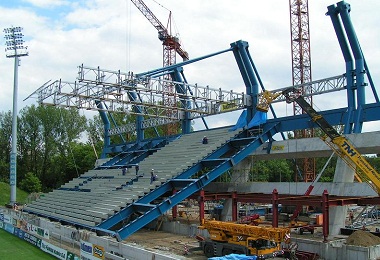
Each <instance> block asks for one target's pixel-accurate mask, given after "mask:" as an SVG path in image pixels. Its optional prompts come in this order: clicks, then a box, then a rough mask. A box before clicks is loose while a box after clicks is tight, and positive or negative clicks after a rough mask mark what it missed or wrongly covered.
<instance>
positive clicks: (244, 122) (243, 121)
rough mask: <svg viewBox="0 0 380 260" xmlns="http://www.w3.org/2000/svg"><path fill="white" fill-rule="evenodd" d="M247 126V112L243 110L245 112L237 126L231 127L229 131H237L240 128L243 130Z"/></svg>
mask: <svg viewBox="0 0 380 260" xmlns="http://www.w3.org/2000/svg"><path fill="white" fill-rule="evenodd" d="M246 124H247V110H243V112H242V113H241V114H240V116H239V119H238V121H237V123H236V125H234V126H233V127H231V128H230V130H229V131H235V130H237V129H239V128H243V127H244V126H245V125H246Z"/></svg>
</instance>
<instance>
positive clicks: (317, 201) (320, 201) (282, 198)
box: [191, 189, 380, 242]
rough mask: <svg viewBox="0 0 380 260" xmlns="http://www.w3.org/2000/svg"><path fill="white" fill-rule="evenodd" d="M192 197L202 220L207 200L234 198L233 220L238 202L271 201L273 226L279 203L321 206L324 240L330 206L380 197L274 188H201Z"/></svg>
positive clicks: (366, 202)
mask: <svg viewBox="0 0 380 260" xmlns="http://www.w3.org/2000/svg"><path fill="white" fill-rule="evenodd" d="M191 198H193V199H197V200H198V202H199V217H200V221H201V220H202V219H204V218H205V210H204V206H205V201H216V200H221V199H232V202H233V203H232V221H237V219H238V206H237V204H238V202H245V203H253V202H254V203H269V204H272V209H273V210H272V213H273V219H272V226H273V227H278V219H279V215H278V205H279V204H282V205H296V206H314V207H320V208H321V209H322V214H323V224H322V232H323V238H324V242H327V238H328V235H329V208H330V207H336V206H345V205H353V204H355V205H362V206H365V205H378V204H380V197H347V196H335V195H329V193H328V192H327V190H324V191H323V193H322V195H320V196H316V195H289V194H286V195H281V194H278V192H277V190H276V189H274V190H273V192H272V194H263V193H238V192H236V191H235V192H231V193H226V192H224V193H223V192H221V193H206V192H205V191H204V190H201V191H200V192H199V193H196V194H194V195H193V196H192V197H191Z"/></svg>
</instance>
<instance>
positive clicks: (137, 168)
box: [135, 164, 140, 176]
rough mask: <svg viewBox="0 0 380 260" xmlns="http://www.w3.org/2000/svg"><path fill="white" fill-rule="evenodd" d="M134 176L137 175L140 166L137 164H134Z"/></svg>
mask: <svg viewBox="0 0 380 260" xmlns="http://www.w3.org/2000/svg"><path fill="white" fill-rule="evenodd" d="M135 170H136V176H137V175H139V170H140V166H139V165H138V164H136V165H135Z"/></svg>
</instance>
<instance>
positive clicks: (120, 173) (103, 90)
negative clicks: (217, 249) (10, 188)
mask: <svg viewBox="0 0 380 260" xmlns="http://www.w3.org/2000/svg"><path fill="white" fill-rule="evenodd" d="M132 2H134V4H135V5H136V6H137V7H138V8H139V10H140V11H141V12H142V13H143V14H144V15H145V16H146V17H147V18H148V19H149V21H150V22H151V23H152V24H153V25H154V26H155V27H156V28H157V30H158V31H159V35H160V37H161V38H160V40H161V41H162V42H163V46H164V53H165V51H166V52H168V51H169V52H170V51H174V52H175V53H178V54H180V56H181V57H182V58H183V61H182V62H179V63H176V62H167V63H165V64H164V66H163V67H162V68H156V69H149V70H148V71H146V72H142V73H132V72H121V71H118V70H109V69H103V68H100V67H89V66H85V65H81V66H79V69H78V77H77V79H76V81H75V82H69V81H64V80H56V81H54V82H49V83H48V84H46V85H44V86H42V87H41V88H39V89H38V90H36V91H35V92H34V93H33V94H32V96H34V97H36V98H37V100H38V103H40V104H47V105H54V106H62V107H75V108H78V109H88V110H96V111H98V112H99V114H100V116H101V118H102V121H103V123H104V147H103V151H102V155H101V158H100V159H99V160H98V161H97V162H96V166H95V168H94V169H92V170H90V171H88V172H86V173H84V174H82V175H81V176H80V177H78V178H75V179H73V180H72V181H70V182H69V183H66V184H65V185H63V186H61V187H60V188H58V189H56V190H54V191H53V192H50V193H48V194H45V195H44V196H43V197H40V198H39V199H37V200H36V201H34V202H32V203H30V204H28V205H27V206H25V207H24V209H23V211H24V212H26V213H28V214H30V215H37V216H39V217H43V218H46V219H49V221H51V222H50V223H56V222H60V223H62V224H65V225H69V226H72V227H75V228H76V229H77V230H80V233H81V234H82V233H83V234H84V233H85V232H86V231H89V232H91V234H92V235H91V237H90V238H89V237H86V236H84V237H82V238H83V239H81V241H82V240H83V241H87V243H90V242H91V243H93V244H97V245H101V247H102V248H103V249H104V252H106V253H107V254H106V257H108V258H109V259H137V258H139V257H140V259H141V257H143V258H144V257H145V258H146V259H154V258H153V257H155V259H165V257H167V259H171V258H170V257H169V256H165V255H157V256H152V255H149V256H148V255H144V256H142V254H148V253H146V252H144V253H141V255H139V253H136V251H133V252H132V251H131V250H130V249H126V248H123V247H122V246H120V245H118V246H115V244H117V242H121V241H124V240H126V239H128V237H129V236H131V235H132V234H133V233H135V232H136V231H138V230H140V229H142V228H144V227H147V226H151V225H155V224H156V223H157V220H158V219H159V218H160V217H161V216H162V215H164V214H166V213H167V212H170V215H171V216H172V219H177V218H178V217H179V216H178V208H177V207H178V205H179V204H183V203H184V201H188V200H191V199H192V200H195V201H197V206H198V207H199V216H200V220H202V219H204V218H206V215H207V214H208V213H209V212H206V210H205V204H206V203H207V202H208V201H224V205H223V210H222V211H221V214H220V216H221V218H222V219H221V220H222V221H234V222H236V221H238V218H239V205H241V204H249V203H262V204H270V205H271V206H272V215H271V216H272V219H271V222H270V224H271V226H272V227H273V228H277V227H278V226H279V219H280V218H281V216H280V215H279V214H278V207H279V206H280V205H281V206H282V207H284V206H286V205H292V206H295V207H296V208H298V209H299V208H300V207H302V206H313V207H316V208H319V209H321V212H320V214H321V215H322V220H323V221H321V223H320V225H319V226H320V227H321V228H322V233H323V236H322V239H321V240H320V241H312V240H310V239H306V240H302V239H298V240H297V243H298V250H299V251H302V252H312V253H314V256H315V255H319V256H320V257H321V258H323V259H350V256H351V255H354V254H355V256H358V255H359V254H360V253H358V252H359V251H360V250H361V251H360V252H364V253H363V254H366V257H367V258H368V259H375V258H376V257H378V255H380V253H379V252H378V250H377V249H376V248H375V249H374V248H372V247H371V248H369V247H368V248H367V249H365V250H364V249H363V250H362V249H357V248H356V247H353V246H351V247H350V246H346V245H345V242H344V241H343V240H336V239H331V238H332V237H333V236H335V235H338V234H340V232H341V228H345V226H346V225H345V220H346V216H347V208H348V206H349V205H359V206H368V205H377V204H380V203H379V202H378V201H379V197H378V192H379V191H380V176H379V175H378V173H377V172H376V170H375V169H374V168H372V166H371V165H369V164H368V162H366V160H365V158H364V157H363V156H361V154H376V153H378V151H379V145H380V143H378V142H379V141H378V138H377V137H376V136H377V135H378V132H372V133H365V134H362V133H361V132H362V126H363V124H364V123H365V122H371V121H378V120H380V101H379V98H378V95H377V92H376V87H375V85H374V82H373V80H372V78H371V74H370V68H368V66H367V64H366V61H365V57H364V53H363V52H362V50H361V48H360V44H359V39H358V37H357V35H356V33H355V29H354V26H353V24H352V23H351V20H350V12H351V7H350V5H349V4H348V3H346V2H344V1H342V2H339V3H337V4H334V5H330V6H328V7H327V10H328V11H327V15H328V17H329V18H330V19H331V22H332V26H333V27H334V30H335V33H336V37H337V40H338V43H339V45H340V48H341V51H342V55H343V57H344V61H345V68H346V70H345V71H342V73H341V74H340V75H329V76H328V77H327V78H324V79H318V80H314V81H313V80H311V72H310V70H308V69H311V68H310V60H309V59H308V58H310V49H308V47H310V46H309V45H310V43H307V41H306V42H303V43H302V41H301V38H302V40H305V39H306V38H307V36H305V35H304V34H302V35H301V32H302V30H299V31H298V38H297V35H296V34H297V30H296V31H293V33H295V34H294V35H292V41H294V42H297V39H298V40H299V41H298V43H302V44H301V45H298V47H293V48H292V53H293V76H295V80H294V81H293V86H289V87H286V88H282V89H277V90H272V91H270V92H269V91H267V90H266V88H265V86H264V84H263V81H262V79H261V78H260V75H259V74H258V70H257V68H256V65H257V66H258V67H259V66H260V65H259V64H255V63H254V61H253V59H252V57H251V55H250V52H249V44H248V42H245V41H236V42H233V43H231V44H230V45H229V46H227V47H226V49H224V50H221V51H218V52H215V53H211V54H205V55H204V56H202V57H197V58H192V59H189V58H188V57H189V56H188V54H187V53H186V52H185V51H184V50H183V49H181V45H180V43H179V41H177V39H175V38H173V37H172V36H171V32H170V31H168V30H167V28H165V27H164V26H163V25H162V24H161V23H160V22H159V21H158V20H157V19H156V18H155V17H154V15H153V14H152V13H150V12H149V8H147V7H146V6H145V5H142V3H143V2H142V1H132ZM290 3H291V15H292V14H293V15H295V14H298V18H301V15H302V14H304V13H305V12H307V9H306V10H305V9H303V8H304V7H302V5H301V3H302V1H295V2H294V1H290ZM306 3H307V1H306ZM297 4H298V7H299V9H296V8H292V5H293V7H294V6H296V5H297ZM152 15H153V16H152ZM302 19H305V18H301V21H303V22H305V21H304V20H302ZM307 22H308V21H307ZM300 26H304V24H303V23H302V22H301V24H300ZM307 30H308V28H307ZM300 36H302V37H300ZM305 48H306V50H305ZM296 50H298V52H297V51H296ZM222 54H223V55H233V56H234V58H235V60H236V65H237V67H238V69H239V71H240V73H241V77H242V79H243V82H244V85H245V92H244V93H239V92H234V91H231V90H222V89H213V88H212V87H209V86H200V85H197V84H192V83H190V82H188V81H187V78H186V75H185V73H184V69H183V68H185V67H186V66H187V65H189V64H196V63H197V62H199V61H202V60H205V59H208V58H211V57H214V56H217V55H222ZM167 55H169V54H167ZM169 56H170V55H169ZM169 56H167V57H169ZM305 56H306V57H305ZM297 57H302V60H299V58H297ZM164 59H165V54H164ZM297 75H298V76H299V77H300V78H298V79H297V78H296V76H297ZM366 89H369V90H371V92H372V94H373V96H374V97H375V102H374V103H367V101H366V98H365V95H366ZM338 91H339V93H345V94H346V100H347V104H346V106H345V107H341V108H336V109H332V110H324V111H319V112H316V111H315V110H314V109H313V108H312V97H313V96H315V95H323V94H327V93H332V92H338ZM276 102H294V115H291V116H285V117H277V116H276V113H275V112H276V111H275V110H274V108H273V106H272V104H273V103H276ZM237 110H240V111H241V114H240V117H239V118H238V119H237V120H236V124H235V125H232V126H224V127H219V128H214V129H211V128H209V127H208V125H207V122H206V119H207V116H211V115H217V114H223V113H230V112H232V111H237ZM113 112H118V113H128V114H131V115H136V121H135V122H134V123H131V124H127V125H116V124H115V123H114V120H113V118H112V113H113ZM268 114H269V115H268ZM195 119H201V120H202V122H203V123H204V125H205V128H206V130H202V131H192V127H191V125H192V122H193V121H194V120H195ZM342 125H343V126H344V129H343V133H338V132H337V131H336V130H335V128H334V127H336V126H342ZM163 126H164V127H166V128H165V129H166V131H165V135H163V136H160V135H159V131H158V130H157V128H159V127H163ZM173 126H175V127H173ZM177 128H178V129H180V131H179V132H178V131H174V130H173V129H177ZM148 129H153V130H154V132H155V133H156V134H157V136H156V137H155V138H146V137H145V131H147V130H148ZM313 129H321V131H322V132H323V133H324V134H325V135H326V136H325V137H324V139H323V140H321V139H320V138H316V137H313ZM290 131H291V132H294V133H297V134H295V135H296V137H299V138H300V139H287V138H286V136H285V133H288V132H290ZM125 135H129V136H131V135H132V136H134V141H132V142H127V141H124V140H125V139H124V138H123V137H124V136H125ZM113 136H119V137H120V140H122V141H120V142H119V143H113V142H111V140H114V139H112V138H111V137H113ZM205 136H206V137H207V138H208V143H207V144H203V143H202V142H201V140H202V138H204V137H205ZM275 136H276V139H278V138H277V137H280V138H282V139H283V140H281V141H275ZM353 144H355V145H353ZM332 152H335V153H336V155H337V156H338V157H339V160H338V164H337V167H336V170H335V177H334V182H333V183H319V182H313V181H314V180H315V179H316V178H317V176H316V174H315V169H314V168H315V167H314V166H313V165H314V162H313V158H314V157H328V156H329V155H330V154H331V153H332ZM305 155H307V156H308V157H310V158H306V159H305ZM252 158H255V160H271V159H278V158H286V159H294V160H297V161H298V163H297V164H298V165H301V167H300V169H301V172H302V173H303V174H302V175H301V176H302V182H293V183H286V185H284V184H283V183H249V182H247V176H248V172H245V171H244V170H242V169H250V168H251V167H252V161H253V160H252ZM299 161H301V164H300V163H299ZM137 166H138V168H137ZM227 172H228V173H229V174H230V175H231V176H232V177H231V179H232V180H235V181H234V182H230V183H219V182H216V180H219V177H220V176H222V175H223V174H226V173H227ZM237 175H239V177H237ZM355 175H357V177H356V179H359V180H361V182H353V180H354V176H355ZM151 176H154V178H151ZM311 183H312V184H311ZM310 184H311V185H310ZM310 187H312V188H310ZM41 223H45V224H44V225H45V228H52V229H54V227H52V226H51V225H49V224H46V223H47V222H45V220H44V221H42V222H41ZM163 226H165V223H164V224H163ZM167 226H170V224H168V225H167ZM298 228H299V227H298ZM190 230H191V232H192V235H195V234H196V233H197V232H195V231H194V230H192V229H190ZM74 231H75V230H74ZM78 232H79V231H78ZM183 233H186V232H183ZM70 234H71V235H72V233H70ZM236 234H239V233H236ZM283 234H285V233H283ZM203 235H205V236H207V234H203ZM63 236H64V235H63ZM104 237H106V239H105V240H104ZM110 241H112V242H110ZM113 243H115V244H113ZM284 246H285V245H284ZM205 252H206V251H205ZM207 252H209V254H210V255H209V256H212V255H211V254H213V253H214V252H213V251H212V250H211V251H210V250H208V251H207ZM342 255H344V256H345V257H344V258H341V257H340V256H342ZM361 256H362V255H360V256H359V257H358V258H355V259H364V258H360V257H361ZM118 257H119V258H118ZM149 257H150V258H149ZM103 259H104V258H103ZM174 259H175V258H174ZM300 259H301V258H300ZM303 259H305V258H303ZM306 259H307V258H306ZM352 259H354V258H352Z"/></svg>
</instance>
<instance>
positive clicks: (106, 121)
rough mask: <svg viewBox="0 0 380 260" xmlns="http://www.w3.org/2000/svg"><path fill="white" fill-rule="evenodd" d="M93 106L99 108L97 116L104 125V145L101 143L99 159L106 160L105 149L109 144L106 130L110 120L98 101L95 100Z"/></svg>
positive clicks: (109, 138) (109, 140)
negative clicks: (101, 148)
mask: <svg viewBox="0 0 380 260" xmlns="http://www.w3.org/2000/svg"><path fill="white" fill-rule="evenodd" d="M95 104H96V106H97V107H98V108H99V115H100V118H101V119H102V121H103V125H104V143H103V150H102V153H101V155H100V159H104V158H107V148H108V147H109V146H110V144H111V137H110V136H109V135H108V130H109V129H110V128H111V124H110V120H109V119H108V116H107V113H106V112H105V111H104V110H105V107H104V104H103V103H102V102H101V101H99V100H95Z"/></svg>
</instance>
